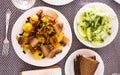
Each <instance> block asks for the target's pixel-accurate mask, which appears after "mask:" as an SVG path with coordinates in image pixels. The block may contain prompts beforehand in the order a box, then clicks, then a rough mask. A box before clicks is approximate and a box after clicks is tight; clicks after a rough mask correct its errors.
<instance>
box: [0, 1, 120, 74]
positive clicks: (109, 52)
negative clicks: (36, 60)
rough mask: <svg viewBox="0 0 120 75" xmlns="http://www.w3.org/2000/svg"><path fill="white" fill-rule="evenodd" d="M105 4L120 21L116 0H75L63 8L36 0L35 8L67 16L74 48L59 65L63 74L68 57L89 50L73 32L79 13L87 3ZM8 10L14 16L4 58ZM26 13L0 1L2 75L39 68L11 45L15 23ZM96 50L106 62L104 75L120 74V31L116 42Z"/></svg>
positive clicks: (9, 3) (8, 2) (119, 11)
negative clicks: (30, 63)
mask: <svg viewBox="0 0 120 75" xmlns="http://www.w3.org/2000/svg"><path fill="white" fill-rule="evenodd" d="M95 1H98V2H103V3H106V4H107V5H109V6H110V7H111V8H113V9H114V11H115V12H116V14H117V16H118V19H119V21H120V5H119V4H118V3H116V2H114V0H74V1H73V2H72V3H70V4H67V5H63V6H52V5H49V4H46V3H44V2H42V1H41V0H36V3H35V5H34V6H33V7H36V6H48V7H52V8H55V9H57V10H58V11H60V12H61V13H63V14H64V15H65V17H66V18H67V19H68V21H69V23H70V26H71V29H72V35H73V40H74V41H73V42H72V47H71V49H70V51H69V53H68V54H67V56H66V57H65V58H64V59H63V60H61V61H60V62H59V63H58V65H59V66H60V67H61V68H62V73H63V75H65V72H64V66H65V62H66V59H67V58H68V56H69V55H70V54H71V53H72V52H74V51H75V50H77V49H80V48H88V47H86V46H85V45H83V44H82V43H80V42H79V41H78V40H77V38H76V36H75V33H74V30H73V21H74V17H75V15H76V13H77V11H78V10H79V9H80V8H81V7H82V6H83V5H84V4H85V3H86V2H95ZM7 8H10V10H11V11H12V15H11V18H10V25H9V30H8V31H9V33H8V39H9V40H10V50H9V55H8V56H7V57H5V56H2V54H1V52H2V44H3V40H4V38H5V11H6V9H7ZM24 12H25V11H22V10H19V9H17V8H16V7H15V6H14V5H13V4H12V2H11V0H0V75H18V74H19V72H20V71H23V70H31V69H37V68H39V67H36V66H32V65H29V64H27V63H25V62H24V61H22V60H21V59H20V58H19V57H18V56H17V55H16V53H15V51H14V49H13V46H12V43H11V31H12V27H13V25H14V23H15V22H16V20H17V19H18V17H19V16H20V15H21V14H23V13H24ZM93 50H95V51H96V52H97V53H98V54H100V56H101V57H102V59H103V61H104V66H105V71H104V75H112V74H113V73H118V74H120V31H118V34H117V37H116V38H115V40H114V41H113V42H112V43H111V44H110V45H108V46H106V47H103V48H99V49H93Z"/></svg>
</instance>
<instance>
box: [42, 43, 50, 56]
mask: <svg viewBox="0 0 120 75" xmlns="http://www.w3.org/2000/svg"><path fill="white" fill-rule="evenodd" d="M41 48H42V52H43V54H44V55H45V56H48V54H49V53H50V51H51V50H52V46H51V45H43V46H41Z"/></svg>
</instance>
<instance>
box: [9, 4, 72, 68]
mask: <svg viewBox="0 0 120 75" xmlns="http://www.w3.org/2000/svg"><path fill="white" fill-rule="evenodd" d="M45 8H47V9H52V10H53V11H55V12H56V13H57V14H59V15H61V16H62V18H64V19H65V20H66V21H64V22H63V23H65V24H67V25H69V28H68V29H70V30H69V32H70V33H71V34H70V36H71V37H69V39H70V42H69V43H68V44H69V46H68V50H67V51H66V52H65V53H64V55H63V56H62V57H61V58H59V60H57V62H55V63H52V64H48V65H40V64H36V63H35V64H34V63H31V62H28V61H26V60H25V59H22V58H23V57H22V58H21V56H20V54H19V53H18V51H17V50H16V48H15V44H14V40H16V39H14V38H15V37H14V36H15V34H13V33H14V29H15V28H16V24H17V22H19V21H18V20H19V19H21V17H23V15H24V14H26V13H28V12H29V11H31V10H35V9H45ZM26 18H27V17H26ZM11 41H12V46H13V49H14V51H15V53H16V55H17V56H18V57H19V58H20V59H21V60H22V61H24V62H26V63H28V64H30V65H33V66H38V67H47V66H52V65H54V64H57V63H58V62H60V61H61V60H62V59H64V58H65V56H66V55H67V54H68V52H69V51H70V49H71V46H72V30H71V27H70V23H69V21H68V20H67V18H66V17H65V16H64V15H63V14H62V13H61V12H60V11H58V10H56V9H54V8H51V7H47V6H38V7H34V8H31V9H29V10H27V11H25V12H24V13H23V14H21V15H20V16H19V17H18V19H17V20H16V21H15V23H14V25H13V27H12V32H11ZM68 44H67V45H68ZM65 47H66V46H65ZM65 49H66V48H65ZM21 52H22V51H21Z"/></svg>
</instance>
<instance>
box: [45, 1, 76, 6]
mask: <svg viewBox="0 0 120 75" xmlns="http://www.w3.org/2000/svg"><path fill="white" fill-rule="evenodd" d="M43 1H44V2H46V3H48V4H51V5H56V6H60V5H65V4H68V3H70V2H72V1H74V0H43Z"/></svg>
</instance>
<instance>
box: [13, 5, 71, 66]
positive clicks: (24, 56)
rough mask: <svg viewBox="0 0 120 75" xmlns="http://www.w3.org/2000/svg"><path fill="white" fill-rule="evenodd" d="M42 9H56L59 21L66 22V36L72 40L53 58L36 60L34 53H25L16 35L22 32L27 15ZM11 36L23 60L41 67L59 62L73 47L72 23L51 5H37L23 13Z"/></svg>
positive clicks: (17, 52)
mask: <svg viewBox="0 0 120 75" xmlns="http://www.w3.org/2000/svg"><path fill="white" fill-rule="evenodd" d="M40 9H43V11H46V10H48V9H50V10H53V11H55V12H56V13H57V14H58V16H59V17H58V21H60V22H62V23H63V24H64V28H63V32H64V34H65V36H67V37H68V38H69V40H70V42H69V43H68V44H67V45H66V46H65V47H63V49H62V53H59V54H57V55H56V56H55V57H54V58H52V59H48V58H44V59H42V60H36V59H34V58H33V57H32V55H30V53H27V54H24V53H23V50H22V48H21V47H20V45H19V44H18V41H17V40H16V35H18V34H20V33H22V25H23V24H24V23H25V21H26V20H27V17H29V16H31V15H33V14H36V13H37V12H38V11H39V10H40ZM11 38H12V44H13V47H14V50H15V52H16V54H17V55H18V56H19V57H20V58H21V59H22V60H23V61H25V62H26V63H29V64H31V65H35V66H41V67H45V66H51V65H54V64H56V63H58V62H59V61H60V60H62V59H63V58H64V57H65V55H66V54H67V53H68V51H69V49H70V47H71V43H72V33H71V28H70V25H69V23H68V21H67V19H66V18H65V16H63V14H62V13H60V12H59V11H57V10H55V9H53V8H49V7H35V8H32V9H30V10H28V11H26V12H25V13H23V14H22V15H21V16H20V17H19V18H18V20H17V21H16V23H15V24H14V26H13V29H12V36H11Z"/></svg>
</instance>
